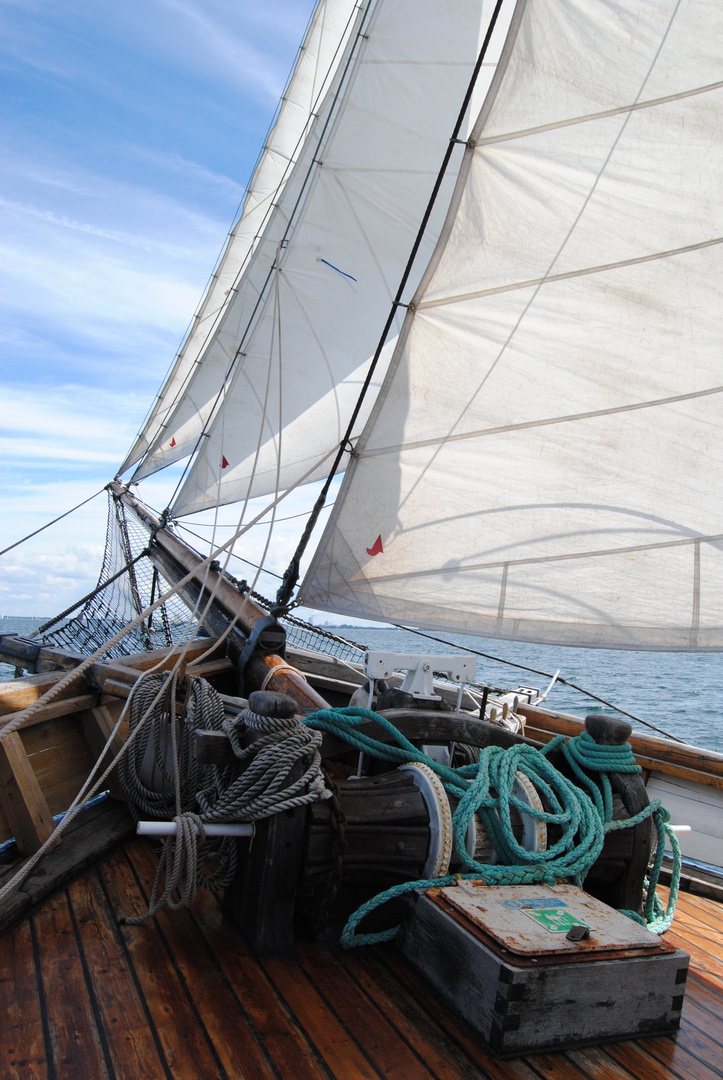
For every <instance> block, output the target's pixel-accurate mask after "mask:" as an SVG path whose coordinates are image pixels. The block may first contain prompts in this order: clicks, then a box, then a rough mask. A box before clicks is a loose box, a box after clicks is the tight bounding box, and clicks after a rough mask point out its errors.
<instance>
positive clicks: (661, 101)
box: [475, 80, 723, 150]
mask: <svg viewBox="0 0 723 1080" xmlns="http://www.w3.org/2000/svg"><path fill="white" fill-rule="evenodd" d="M721 89H723V80H721V81H720V82H714V83H708V84H707V85H706V86H696V87H695V88H694V89H693V90H681V91H679V93H677V94H668V95H666V97H660V98H651V99H650V100H649V101H640V102H636V103H634V104H633V105H619V106H618V107H617V108H615V109H604V110H603V111H602V112H596V113H587V114H586V115H585V116H572V117H568V118H567V119H565V120H557V121H555V123H552V124H539V125H538V126H537V127H530V128H522V129H520V130H519V131H510V132H508V133H507V134H505V135H490V136H489V137H488V138H486V139H477V142H476V147H475V148H476V149H477V150H479V149H480V147H482V146H493V145H494V144H495V143H501V142H510V141H511V140H513V139H525V138H527V136H528V135H539V134H541V133H543V132H545V131H558V130H559V129H561V128H567V127H574V126H575V125H577V124H587V123H589V122H591V121H594V120H605V119H606V118H607V117H609V116H623V115H624V114H625V113H634V112H640V111H641V110H643V109H654V108H656V107H657V106H658V105H668V104H669V103H670V102H673V101H684V100H685V99H686V98H691V97H699V96H700V95H701V94H710V93H713V92H714V91H716V90H721Z"/></svg>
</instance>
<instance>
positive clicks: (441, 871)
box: [399, 761, 454, 878]
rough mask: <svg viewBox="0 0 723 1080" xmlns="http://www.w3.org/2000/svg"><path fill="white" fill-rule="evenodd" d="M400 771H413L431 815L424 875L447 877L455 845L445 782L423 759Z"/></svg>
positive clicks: (401, 767) (403, 767)
mask: <svg viewBox="0 0 723 1080" xmlns="http://www.w3.org/2000/svg"><path fill="white" fill-rule="evenodd" d="M399 771H400V772H408V773H411V774H412V779H413V780H414V783H415V784H416V786H417V787H418V788H419V790H420V792H421V794H422V798H423V799H424V804H425V806H426V807H427V813H428V814H429V852H428V854H427V861H426V863H425V864H424V869H423V871H422V877H423V878H437V877H444V875H445V874H446V873H447V872H448V870H449V862H450V859H451V858H452V848H453V845H454V836H453V833H452V811H451V810H450V808H449V799H448V798H447V792H446V791H445V790H444V784H443V783H442V781H441V780H440V778H439V777H438V776H437V774H436V773H435V772H434V771H433V770H432V769H430V767H429V766H428V765H424V764H422V762H421V761H414V762H412V763H411V764H409V765H401V766H400V768H399Z"/></svg>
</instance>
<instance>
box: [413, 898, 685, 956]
mask: <svg viewBox="0 0 723 1080" xmlns="http://www.w3.org/2000/svg"><path fill="white" fill-rule="evenodd" d="M427 895H428V896H429V897H430V899H431V900H433V901H434V902H435V903H438V904H439V905H440V906H446V905H450V906H451V907H452V908H454V909H455V910H456V911H458V912H461V913H462V914H463V915H464V916H465V917H466V918H467V919H468V920H469V921H470V922H471V923H472V924H473V925H474V926H475V927H478V928H479V929H481V930H482V931H483V932H484V933H485V934H488V935H489V936H490V937H491V938H493V939H494V940H495V941H496V942H498V943H499V944H500V945H501V946H502V947H503V948H505V949H508V950H509V951H510V952H513V953H517V954H519V955H521V956H540V955H565V954H569V955H574V954H580V953H599V952H619V951H621V950H626V949H635V950H638V949H655V950H656V951H658V952H659V951H660V950H661V948H663V949H664V951H667V948H666V947H665V946H664V945H663V943H662V942H661V939H660V937H659V936H658V935H657V934H653V933H651V932H650V930H647V929H646V928H645V927H644V926H640V925H639V924H638V923H636V922H634V921H633V920H632V919H630V918H628V916H627V915H623V914H621V912H619V911H615V909H614V908H611V907H608V906H607V904H603V903H602V902H601V901H600V900H595V899H594V897H592V896H588V894H587V893H585V892H583V890H582V889H578V888H576V887H575V886H574V885H555V886H551V885H504V886H487V885H484V884H482V883H481V882H472V881H460V883H459V885H452V886H449V887H448V888H444V889H430V890H429V892H428V894H427ZM575 927H578V928H582V929H577V930H576V929H574V928H575ZM568 935H570V936H569V937H568ZM575 938H579V940H575Z"/></svg>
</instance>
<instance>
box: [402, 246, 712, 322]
mask: <svg viewBox="0 0 723 1080" xmlns="http://www.w3.org/2000/svg"><path fill="white" fill-rule="evenodd" d="M722 243H723V236H715V237H713V239H712V240H701V241H700V242H699V243H697V244H686V245H685V246H684V247H678V248H669V249H668V250H666V251H655V252H653V253H652V254H650V255H638V256H636V257H635V258H633V259H620V260H619V262H614V263H600V264H599V265H598V266H586V267H583V268H581V269H579V270H566V271H564V273H560V274H545V275H543V277H537V278H529V279H528V280H527V281H513V282H510V283H509V284H507V285H496V286H495V287H494V288H492V289H478V290H477V291H476V292H469V293H458V294H457V295H456V296H443V297H440V298H439V299H438V300H422V301H421V302H420V303H419V304H417V310H418V311H424V310H426V309H427V308H436V307H446V306H448V305H449V304H461V303H464V302H465V301H466V300H480V299H482V298H484V297H485V296H497V295H498V294H499V293H507V292H514V291H515V290H516V289H532V288H537V287H539V286H542V285H549V284H551V283H553V282H557V281H571V280H573V279H574V278H579V277H587V276H589V275H590V274H605V273H608V272H609V271H611V270H620V269H622V268H623V267H627V266H640V265H641V264H643V263H648V262H657V261H658V260H660V259H671V258H674V257H675V256H676V255H687V254H688V253H689V252H691V251H703V250H704V249H705V248H710V247H716V246H717V245H718V244H722Z"/></svg>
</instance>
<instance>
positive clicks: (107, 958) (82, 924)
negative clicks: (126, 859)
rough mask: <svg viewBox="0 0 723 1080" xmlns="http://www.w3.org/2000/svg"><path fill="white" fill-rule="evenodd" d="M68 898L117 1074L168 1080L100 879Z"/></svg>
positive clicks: (85, 881) (78, 885) (82, 884)
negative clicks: (165, 1078) (165, 1079)
mask: <svg viewBox="0 0 723 1080" xmlns="http://www.w3.org/2000/svg"><path fill="white" fill-rule="evenodd" d="M68 895H69V897H70V902H71V904H72V909H73V915H74V918H75V921H76V924H77V926H78V932H79V934H80V938H81V942H82V949H83V954H84V957H85V962H86V966H87V969H88V973H89V979H90V984H91V987H92V992H93V993H94V995H95V1001H96V1008H97V1012H98V1018H99V1022H100V1025H101V1030H102V1031H103V1034H104V1038H105V1042H106V1045H107V1048H108V1050H107V1052H108V1055H109V1057H110V1060H111V1063H112V1066H113V1068H114V1070H115V1074H116V1076H117V1077H124V1076H129V1077H130V1076H133V1077H135V1076H138V1077H143V1078H144V1080H155V1078H156V1077H158V1078H159V1080H160V1078H162V1077H165V1076H166V1068H165V1065H164V1061H163V1058H162V1053H161V1050H160V1046H159V1044H158V1042H157V1041H156V1040H155V1039H154V1032H153V1028H152V1025H151V1024H150V1023H149V1015H148V1011H147V1009H146V1008H145V1002H144V1000H143V997H142V994H141V993H140V988H139V987H138V986H137V984H136V983H135V982H134V979H133V975H132V972H131V969H130V967H129V964H128V958H127V956H126V953H125V950H124V948H123V943H122V941H121V937H120V932H119V930H118V927H117V925H116V924H115V921H114V920H113V918H112V913H111V911H110V909H109V907H108V903H107V901H106V897H105V894H104V892H103V890H102V888H101V884H100V880H99V878H98V876H97V874H94V873H90V874H86V875H85V876H84V877H83V878H81V879H80V880H79V881H76V882H75V883H74V884H73V885H72V886H71V887H70V889H69V890H68Z"/></svg>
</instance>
